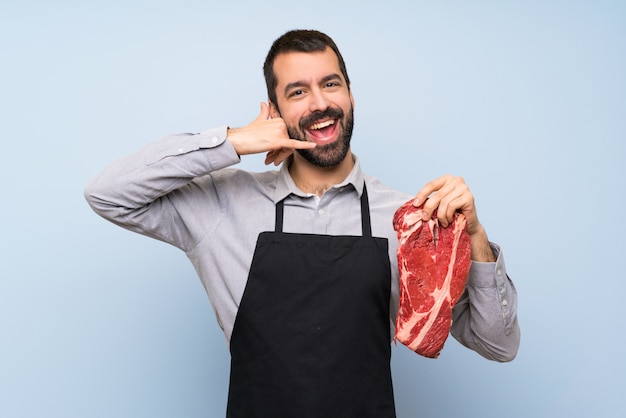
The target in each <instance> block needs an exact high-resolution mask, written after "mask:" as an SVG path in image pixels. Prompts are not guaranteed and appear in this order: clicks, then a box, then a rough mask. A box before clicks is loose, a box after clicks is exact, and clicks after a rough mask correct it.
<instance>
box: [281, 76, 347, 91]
mask: <svg viewBox="0 0 626 418" xmlns="http://www.w3.org/2000/svg"><path fill="white" fill-rule="evenodd" d="M331 80H341V76H340V75H339V74H337V73H332V74H328V75H327V76H325V77H324V78H322V79H321V80H320V84H324V83H328V82H329V81H331ZM307 85H308V83H307V82H305V81H294V82H293V83H289V84H287V85H286V86H285V90H284V94H287V93H288V92H289V90H292V89H294V88H297V87H306V86H307Z"/></svg>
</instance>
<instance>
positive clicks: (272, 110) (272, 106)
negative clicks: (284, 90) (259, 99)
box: [267, 99, 280, 119]
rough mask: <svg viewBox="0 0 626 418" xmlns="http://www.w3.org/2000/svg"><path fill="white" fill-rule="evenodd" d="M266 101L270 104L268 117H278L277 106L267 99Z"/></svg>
mask: <svg viewBox="0 0 626 418" xmlns="http://www.w3.org/2000/svg"><path fill="white" fill-rule="evenodd" d="M267 103H269V105H270V117H271V118H272V119H276V118H280V112H279V111H278V107H277V106H276V105H275V104H274V103H272V101H271V100H269V99H268V100H267Z"/></svg>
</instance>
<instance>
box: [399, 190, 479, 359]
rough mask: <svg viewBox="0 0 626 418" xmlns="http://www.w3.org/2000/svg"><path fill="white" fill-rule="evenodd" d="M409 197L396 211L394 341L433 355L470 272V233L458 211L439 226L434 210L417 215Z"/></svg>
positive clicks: (418, 211) (441, 342) (445, 334)
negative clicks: (397, 282) (428, 215)
mask: <svg viewBox="0 0 626 418" xmlns="http://www.w3.org/2000/svg"><path fill="white" fill-rule="evenodd" d="M412 202H413V201H412V200H411V201H409V202H407V203H405V204H404V205H402V206H401V207H400V208H399V209H398V210H397V211H396V213H395V215H394V219H393V226H394V229H395V230H396V232H397V234H398V268H399V270H400V304H399V309H398V316H397V318H396V336H395V338H396V340H398V341H400V342H401V343H402V344H404V345H406V346H407V347H408V348H410V349H411V350H413V351H415V352H416V353H418V354H420V355H422V356H425V357H431V358H436V357H438V356H439V353H440V352H441V350H442V349H443V345H444V343H445V341H446V339H447V338H448V334H449V333H450V327H451V326H452V308H453V307H454V304H455V303H456V302H457V301H458V300H459V298H460V297H461V295H462V294H463V290H464V289H465V283H466V281H467V275H468V273H469V269H470V264H471V259H470V252H471V246H470V238H469V235H468V234H467V232H466V231H465V223H466V222H465V217H464V216H463V215H461V214H459V213H457V214H456V215H455V218H454V222H453V223H451V224H450V225H448V226H447V227H445V228H443V227H441V226H440V225H439V222H438V221H437V217H436V213H434V214H433V216H432V218H431V219H429V220H428V221H423V220H422V210H421V206H420V207H419V208H418V207H415V206H413V203H412Z"/></svg>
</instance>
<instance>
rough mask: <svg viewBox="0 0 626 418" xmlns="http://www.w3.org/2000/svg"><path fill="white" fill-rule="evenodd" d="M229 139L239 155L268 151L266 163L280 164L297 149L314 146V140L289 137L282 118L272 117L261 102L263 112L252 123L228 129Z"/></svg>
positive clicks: (265, 105) (267, 108)
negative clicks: (306, 140) (307, 140)
mask: <svg viewBox="0 0 626 418" xmlns="http://www.w3.org/2000/svg"><path fill="white" fill-rule="evenodd" d="M228 139H229V141H230V143H231V144H232V145H233V147H234V148H235V151H237V154H239V155H247V154H259V153H263V152H266V153H267V155H266V157H265V164H271V163H274V165H279V164H280V163H282V162H283V161H284V160H285V159H286V158H287V157H288V156H289V155H291V154H292V153H293V152H294V150H296V149H310V148H314V147H315V144H314V143H312V142H305V141H298V140H296V139H291V138H289V134H288V133H287V126H286V125H285V122H284V121H283V120H282V119H281V118H270V109H269V106H268V105H267V103H264V102H263V103H261V112H260V113H259V116H257V117H256V119H255V120H253V121H252V122H251V123H250V124H248V125H246V126H244V127H242V128H232V129H228Z"/></svg>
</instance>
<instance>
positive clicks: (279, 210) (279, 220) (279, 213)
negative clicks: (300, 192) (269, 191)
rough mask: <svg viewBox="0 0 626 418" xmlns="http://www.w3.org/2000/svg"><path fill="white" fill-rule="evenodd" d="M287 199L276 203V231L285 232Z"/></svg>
mask: <svg viewBox="0 0 626 418" xmlns="http://www.w3.org/2000/svg"><path fill="white" fill-rule="evenodd" d="M285 199H286V198H285ZM285 199H283V200H281V201H280V202H278V203H276V223H275V227H274V229H275V231H276V232H283V212H284V208H285Z"/></svg>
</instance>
